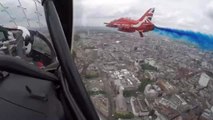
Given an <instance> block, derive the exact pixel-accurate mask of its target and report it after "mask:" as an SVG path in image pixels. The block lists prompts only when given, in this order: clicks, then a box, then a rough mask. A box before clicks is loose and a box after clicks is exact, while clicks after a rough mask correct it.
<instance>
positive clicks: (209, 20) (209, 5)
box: [74, 0, 213, 34]
mask: <svg viewBox="0 0 213 120" xmlns="http://www.w3.org/2000/svg"><path fill="white" fill-rule="evenodd" d="M152 7H154V8H155V13H154V16H153V20H152V22H153V23H154V24H155V25H156V26H161V27H169V28H177V29H184V30H193V31H196V32H203V33H208V34H213V33H212V31H213V0H74V14H75V15H74V17H75V25H77V26H78V25H83V26H104V24H103V23H104V22H109V21H111V20H113V19H117V18H120V17H130V18H132V19H139V18H140V17H141V16H142V15H143V14H144V12H146V10H148V9H149V8H152Z"/></svg>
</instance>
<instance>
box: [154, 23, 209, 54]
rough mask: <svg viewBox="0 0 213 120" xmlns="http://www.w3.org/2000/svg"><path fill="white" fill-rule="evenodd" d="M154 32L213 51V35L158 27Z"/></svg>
mask: <svg viewBox="0 0 213 120" xmlns="http://www.w3.org/2000/svg"><path fill="white" fill-rule="evenodd" d="M154 32H156V33H159V34H160V35H164V36H168V37H170V38H173V39H174V40H184V41H185V42H189V43H192V44H195V45H197V46H198V47H199V48H201V49H204V50H213V35H208V34H204V33H200V32H193V31H185V30H178V29H172V28H162V27H156V26H155V29H154Z"/></svg>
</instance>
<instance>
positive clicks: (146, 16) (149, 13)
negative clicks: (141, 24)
mask: <svg viewBox="0 0 213 120" xmlns="http://www.w3.org/2000/svg"><path fill="white" fill-rule="evenodd" d="M154 12H155V8H150V9H149V10H147V11H146V13H145V14H144V15H143V16H142V17H141V18H140V19H138V21H143V20H144V19H145V18H148V19H149V20H150V21H151V20H152V16H153V14H154Z"/></svg>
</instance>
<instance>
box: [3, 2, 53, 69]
mask: <svg viewBox="0 0 213 120" xmlns="http://www.w3.org/2000/svg"><path fill="white" fill-rule="evenodd" d="M0 12H1V14H0V18H1V21H0V50H1V53H2V54H4V55H10V56H14V57H18V58H22V59H23V60H25V61H26V62H28V63H31V64H34V65H36V66H38V67H40V68H44V67H45V66H47V65H49V64H51V63H52V62H53V61H54V60H55V59H54V58H55V56H52V55H53V54H52V52H53V51H51V50H52V49H51V46H50V45H51V42H50V41H51V40H50V37H49V32H48V29H47V25H46V20H45V15H44V10H43V6H42V5H41V1H40V0H1V1H0ZM49 43H50V44H49Z"/></svg>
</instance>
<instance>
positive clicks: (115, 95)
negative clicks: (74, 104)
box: [72, 0, 213, 120]
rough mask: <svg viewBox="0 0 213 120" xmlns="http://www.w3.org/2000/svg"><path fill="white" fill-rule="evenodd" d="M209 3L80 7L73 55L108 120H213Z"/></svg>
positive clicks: (155, 0)
mask: <svg viewBox="0 0 213 120" xmlns="http://www.w3.org/2000/svg"><path fill="white" fill-rule="evenodd" d="M212 11H213V2H212V1H211V0H204V1H201V0H178V1H174V0H148V1H146V0H116V1H115V0H75V1H74V18H73V19H74V35H73V49H72V54H73V56H74V59H75V62H76V65H77V67H78V70H79V73H80V74H81V77H82V79H83V82H84V84H85V87H86V89H87V91H88V94H89V95H90V98H91V99H92V101H93V103H94V105H95V107H96V110H97V112H98V113H99V115H100V117H101V118H102V119H110V120H113V119H119V118H120V119H121V120H127V119H128V120H130V119H131V120H141V119H142V120H179V119H180V120H189V119H191V120H198V119H199V120H200V119H205V120H210V119H212V118H213V94H212V91H213V81H212V80H213V52H212V51H213V33H212V31H213V24H212V20H213V12H212Z"/></svg>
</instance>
